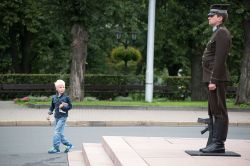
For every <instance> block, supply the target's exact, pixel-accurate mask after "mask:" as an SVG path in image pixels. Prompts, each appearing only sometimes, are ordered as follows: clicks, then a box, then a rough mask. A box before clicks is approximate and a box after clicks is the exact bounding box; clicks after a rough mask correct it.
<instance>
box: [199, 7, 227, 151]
mask: <svg viewBox="0 0 250 166" xmlns="http://www.w3.org/2000/svg"><path fill="white" fill-rule="evenodd" d="M228 6H229V5H228V4H214V5H212V6H211V8H210V12H209V13H208V22H209V25H210V26H212V28H213V34H212V36H211V38H210V40H209V41H208V43H207V45H206V48H205V50H204V53H203V56H202V68H203V82H205V83H206V86H207V88H208V115H209V118H210V124H211V125H212V130H210V133H209V138H208V142H207V146H206V147H205V148H202V149H200V151H201V152H203V153H225V145H224V142H225V141H226V138H227V132H228V121H229V120H228V113H227V107H226V82H228V81H229V73H228V69H227V64H226V61H227V58H228V55H229V50H230V47H231V43H232V40H231V35H230V32H229V31H228V30H227V28H226V27H225V26H224V22H225V21H226V20H227V18H228V13H227V8H228Z"/></svg>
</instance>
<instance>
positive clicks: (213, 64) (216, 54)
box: [202, 26, 232, 84]
mask: <svg viewBox="0 0 250 166" xmlns="http://www.w3.org/2000/svg"><path fill="white" fill-rule="evenodd" d="M231 43H232V39H231V35H230V32H229V31H228V30H227V28H226V27H224V26H219V27H217V29H216V30H215V31H214V32H213V34H212V36H211V38H210V40H209V42H208V43H207V45H206V48H205V50H204V53H203V56H202V68H203V79H202V80H203V82H206V83H215V84H216V83H218V82H226V81H229V72H228V69H227V64H226V61H227V57H228V55H229V50H230V47H231Z"/></svg>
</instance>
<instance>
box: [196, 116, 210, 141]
mask: <svg viewBox="0 0 250 166" xmlns="http://www.w3.org/2000/svg"><path fill="white" fill-rule="evenodd" d="M197 122H198V123H204V124H207V126H206V127H205V129H203V130H201V134H204V133H205V132H207V131H209V137H208V140H207V145H209V144H210V143H211V142H212V138H213V118H212V117H210V118H205V119H202V118H198V120H197Z"/></svg>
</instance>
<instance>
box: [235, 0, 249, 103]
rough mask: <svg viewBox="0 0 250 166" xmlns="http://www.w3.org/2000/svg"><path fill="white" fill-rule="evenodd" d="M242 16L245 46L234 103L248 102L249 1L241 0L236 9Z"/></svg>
mask: <svg viewBox="0 0 250 166" xmlns="http://www.w3.org/2000/svg"><path fill="white" fill-rule="evenodd" d="M236 12H237V13H238V14H239V15H242V16H243V21H242V25H243V27H244V38H245V42H244V45H245V48H244V56H243V58H242V64H241V75H240V81H239V85H238V90H237V96H236V104H244V103H248V104H249V102H250V2H249V1H243V5H242V6H239V8H238V9H237V10H236Z"/></svg>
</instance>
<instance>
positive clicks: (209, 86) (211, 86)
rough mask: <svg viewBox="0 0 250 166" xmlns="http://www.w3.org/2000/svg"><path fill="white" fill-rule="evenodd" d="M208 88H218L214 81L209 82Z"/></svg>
mask: <svg viewBox="0 0 250 166" xmlns="http://www.w3.org/2000/svg"><path fill="white" fill-rule="evenodd" d="M208 89H209V90H215V89H216V84H212V83H210V84H208Z"/></svg>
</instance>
